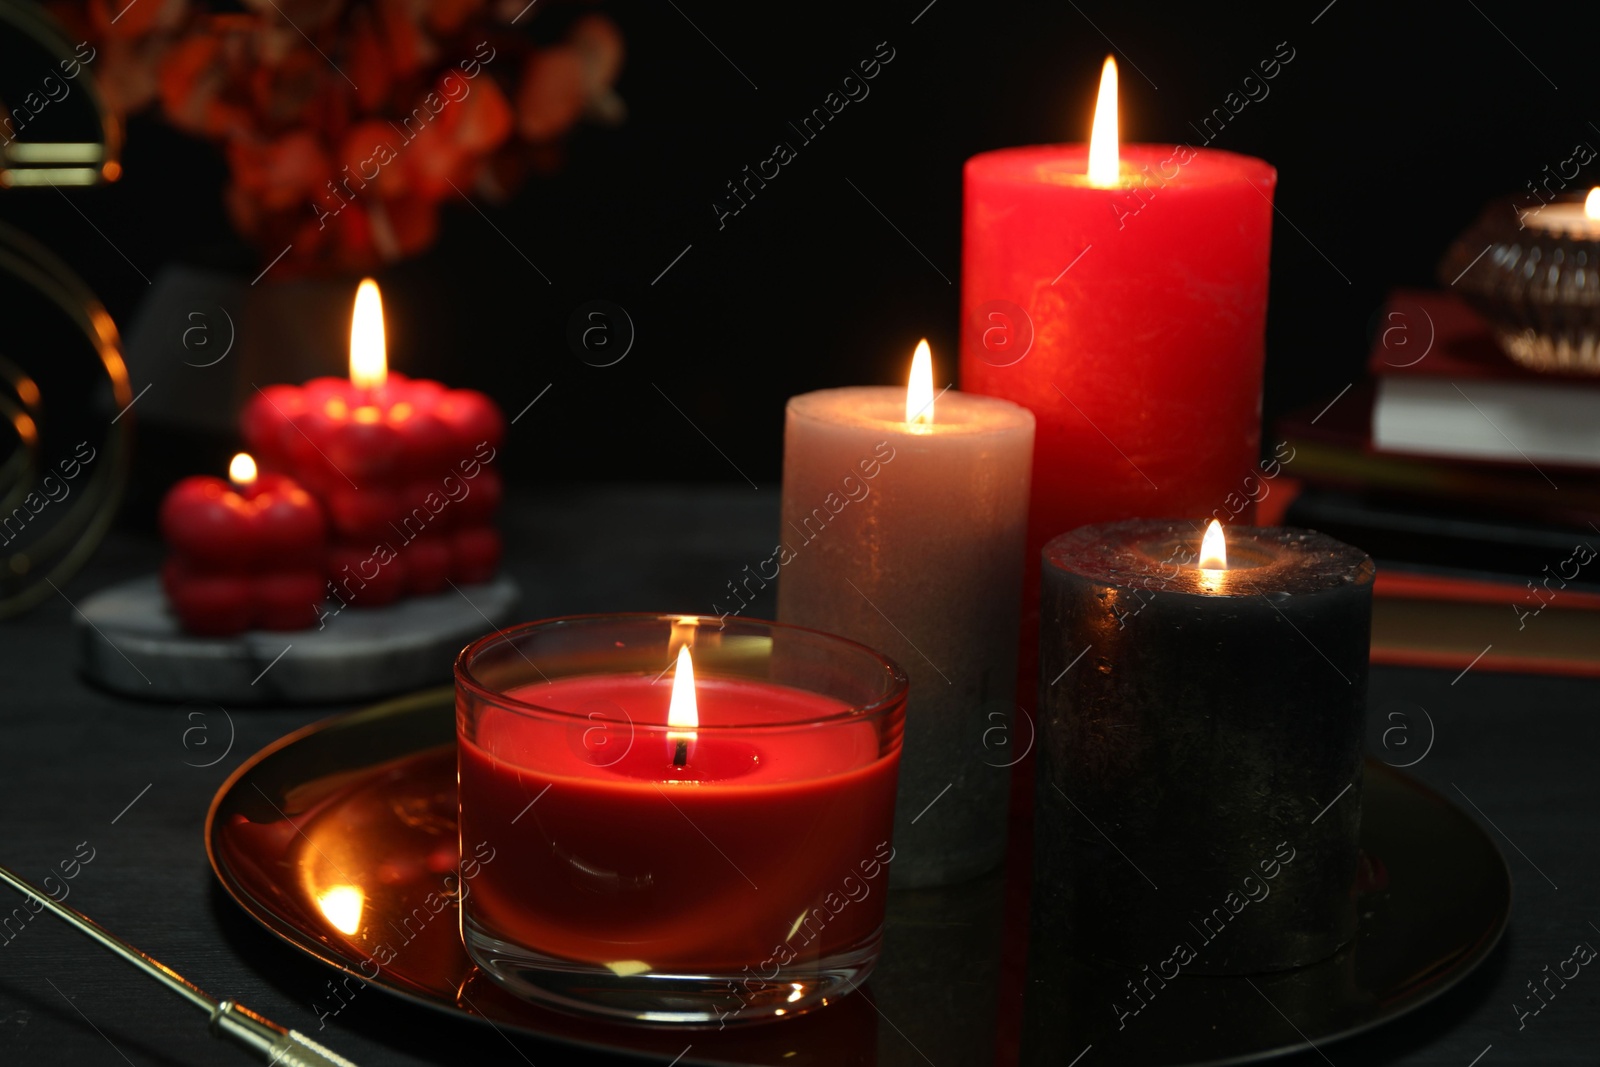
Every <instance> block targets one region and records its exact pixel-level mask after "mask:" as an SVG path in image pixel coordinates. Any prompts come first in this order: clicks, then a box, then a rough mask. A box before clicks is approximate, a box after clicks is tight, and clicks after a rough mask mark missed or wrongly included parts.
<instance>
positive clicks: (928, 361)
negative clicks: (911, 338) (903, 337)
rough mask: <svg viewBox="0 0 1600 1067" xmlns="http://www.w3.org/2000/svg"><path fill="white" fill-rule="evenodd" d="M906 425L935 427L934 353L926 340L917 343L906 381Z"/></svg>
mask: <svg viewBox="0 0 1600 1067" xmlns="http://www.w3.org/2000/svg"><path fill="white" fill-rule="evenodd" d="M906 425H907V426H931V425H933V352H932V351H931V350H930V349H929V348H928V341H927V339H926V338H924V339H922V340H921V341H918V342H917V351H916V354H915V355H913V356H912V357H911V376H910V377H909V378H908V379H907V380H906Z"/></svg>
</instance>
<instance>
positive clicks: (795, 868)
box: [457, 616, 906, 1023]
mask: <svg viewBox="0 0 1600 1067" xmlns="http://www.w3.org/2000/svg"><path fill="white" fill-rule="evenodd" d="M705 621H706V622H707V623H710V622H711V621H712V620H710V619H707V620H705ZM698 622H699V620H696V619H688V620H684V619H677V618H674V617H658V616H614V617H605V616H591V617H587V618H580V619H568V620H553V621H551V622H546V623H534V624H531V625H529V626H526V627H519V628H517V629H515V630H510V631H503V632H501V633H499V634H496V635H493V636H491V637H486V638H484V639H483V640H481V641H479V642H477V643H476V644H475V645H473V646H470V647H469V648H468V649H467V650H466V651H464V652H463V653H462V655H461V658H460V660H459V662H458V664H457V686H458V704H457V707H458V714H457V726H458V731H459V759H460V803H461V814H460V821H461V835H462V838H461V839H462V841H463V842H470V843H472V844H473V846H476V845H477V843H478V842H487V846H488V847H492V848H493V849H494V852H495V857H496V858H495V862H494V863H493V865H492V866H491V865H485V866H484V868H483V869H482V871H481V872H480V874H479V876H478V877H477V878H476V879H475V880H474V882H473V886H472V893H471V895H470V896H469V897H467V898H466V899H465V900H464V901H463V912H462V914H463V934H464V937H465V941H466V944H467V948H468V951H469V952H470V953H472V954H473V956H474V958H475V959H477V961H478V963H479V965H480V966H482V967H483V968H484V969H485V970H486V971H488V972H489V973H491V974H492V975H494V976H495V977H496V978H497V979H499V980H500V981H502V982H504V983H505V984H507V985H508V986H509V987H510V988H512V989H513V990H515V991H517V992H520V993H523V994H524V995H528V996H532V997H536V998H538V999H541V1000H545V1001H548V1002H552V1003H555V1004H557V1005H559V1006H562V1007H566V1008H569V1009H575V1010H579V1011H587V1012H598V1013H601V1014H606V1015H611V1016H621V1017H626V1018H633V1019H639V1020H645V1021H651V1022H685V1023H707V1022H715V1021H719V1020H726V1019H736V1018H750V1017H771V1016H773V1015H778V1016H782V1015H789V1014H799V1013H801V1012H804V1011H806V1010H808V1009H810V1008H812V1007H814V1006H817V1005H819V1004H822V1003H826V998H827V997H829V996H830V995H832V996H837V995H842V994H843V992H844V991H847V990H848V989H849V988H853V986H854V985H855V984H858V983H859V982H860V981H862V980H863V979H864V978H865V976H866V974H867V973H868V972H869V971H870V970H871V968H872V965H873V963H874V962H875V961H876V958H877V953H878V947H879V944H880V939H881V936H882V926H883V917H884V900H885V897H886V894H887V891H888V882H889V873H888V872H889V864H890V862H891V861H892V859H893V855H894V849H893V845H892V843H891V833H892V828H893V817H894V801H895V777H896V773H897V771H898V767H899V756H900V738H901V728H902V718H903V714H904V701H905V687H906V683H905V678H904V675H903V674H901V673H900V671H899V670H898V668H896V667H894V665H893V664H891V663H889V662H888V661H887V660H884V659H883V658H882V657H881V656H879V655H877V654H876V653H873V652H871V651H870V650H868V649H866V648H865V647H864V646H860V645H856V644H854V643H853V642H847V641H845V640H844V639H842V638H836V637H832V636H830V635H827V634H822V633H818V632H816V631H810V630H802V629H798V628H794V627H782V626H779V625H777V624H772V623H762V622H755V621H749V620H736V621H731V622H729V623H728V624H727V626H726V627H725V628H723V629H716V628H715V627H713V626H710V625H707V626H705V627H704V628H703V629H702V628H700V627H699V626H698ZM673 645H676V646H677V651H676V654H675V656H673V655H669V654H668V650H669V649H670V648H672V646H673ZM691 646H692V647H693V649H694V651H693V653H691V651H690V648H691ZM524 656H525V657H526V659H524V658H523V657H524ZM663 658H664V659H666V660H667V668H666V669H662V668H661V667H660V665H659V663H658V661H659V660H660V659H663ZM530 665H532V666H530ZM535 670H537V672H538V673H537V674H536V673H535ZM697 671H698V672H699V678H698V679H696V677H695V674H696V672H697ZM539 674H543V675H545V676H546V677H545V678H540V677H539ZM527 676H532V677H533V678H534V680H533V681H522V680H520V679H522V678H525V677H527ZM490 679H493V680H494V681H493V684H489V683H488V680H490ZM507 681H514V682H515V684H511V685H507V684H505V683H506V682H507Z"/></svg>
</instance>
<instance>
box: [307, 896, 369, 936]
mask: <svg viewBox="0 0 1600 1067" xmlns="http://www.w3.org/2000/svg"><path fill="white" fill-rule="evenodd" d="M366 905H367V898H366V894H364V893H362V892H361V890H360V888H359V887H357V886H353V885H336V886H331V887H329V888H328V889H327V890H326V891H325V892H323V893H321V894H320V895H319V896H318V897H317V907H318V908H320V909H321V910H322V916H323V918H325V919H327V920H328V923H329V925H331V926H332V927H333V928H334V929H335V930H337V931H339V932H340V933H341V934H354V933H355V932H356V931H357V930H360V929H361V913H362V911H364V910H365V909H366Z"/></svg>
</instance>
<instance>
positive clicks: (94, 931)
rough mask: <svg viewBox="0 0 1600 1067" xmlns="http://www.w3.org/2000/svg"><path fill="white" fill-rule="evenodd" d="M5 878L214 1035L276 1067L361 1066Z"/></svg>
mask: <svg viewBox="0 0 1600 1067" xmlns="http://www.w3.org/2000/svg"><path fill="white" fill-rule="evenodd" d="M0 881H3V882H5V884H6V885H9V886H10V887H11V888H12V889H15V890H16V891H17V892H19V893H21V894H23V895H24V896H27V897H32V898H33V899H35V900H37V901H39V903H41V904H43V905H44V906H45V907H46V908H48V909H49V910H50V911H51V912H53V913H54V914H55V916H56V917H57V918H59V919H62V920H63V921H65V922H66V923H67V924H68V925H69V926H71V927H73V928H74V929H76V930H77V931H78V932H79V933H81V934H84V935H86V936H88V937H90V938H92V939H93V940H95V941H98V942H99V943H100V944H101V945H102V946H104V947H105V948H108V949H110V950H111V951H112V952H114V953H116V954H117V955H118V956H121V957H122V958H123V959H124V960H126V961H127V962H129V963H131V964H133V965H134V966H135V967H137V968H139V969H140V970H141V971H143V972H144V973H145V974H147V975H149V976H150V977H151V978H154V979H155V980H156V981H158V982H160V983H161V984H162V985H164V986H166V987H167V988H168V989H170V990H172V991H173V992H174V993H176V994H178V995H179V996H180V997H182V998H184V999H185V1000H187V1001H188V1002H189V1003H191V1004H193V1005H194V1006H195V1007H197V1008H199V1009H200V1010H201V1011H203V1012H205V1013H206V1014H207V1015H208V1016H210V1019H211V1026H210V1029H211V1034H212V1036H213V1037H226V1038H230V1039H231V1040H233V1041H235V1042H237V1043H238V1044H240V1045H243V1046H244V1047H245V1048H247V1049H249V1050H250V1051H251V1052H254V1053H255V1054H256V1055H257V1056H258V1057H260V1058H261V1059H262V1060H263V1061H265V1062H266V1063H269V1064H272V1065H274V1067H356V1065H355V1064H354V1063H352V1062H351V1061H349V1060H347V1059H345V1058H344V1057H343V1056H341V1055H339V1054H338V1053H337V1052H333V1051H331V1050H330V1049H326V1048H323V1047H322V1046H321V1045H319V1044H317V1043H316V1042H315V1041H313V1040H311V1039H310V1038H309V1037H307V1036H306V1035H305V1034H302V1033H300V1032H299V1031H297V1030H285V1029H284V1028H283V1027H281V1026H279V1025H278V1024H277V1023H275V1022H273V1021H272V1020H270V1019H266V1018H263V1017H262V1016H260V1015H257V1014H256V1013H255V1012H253V1011H251V1010H250V1009H249V1008H247V1007H245V1006H244V1005H242V1004H239V1003H236V1002H235V1001H232V1000H222V1001H219V1000H216V999H214V998H213V997H210V996H208V995H207V994H206V993H204V992H203V991H201V990H200V989H199V988H198V987H196V986H195V985H194V984H193V983H192V982H190V981H189V980H188V979H186V978H184V977H183V976H182V975H180V974H179V973H178V972H176V971H174V970H173V969H172V968H171V967H168V966H167V965H166V964H164V963H162V962H161V961H160V960H158V959H154V958H152V957H150V956H147V955H145V954H144V953H143V952H141V951H139V950H138V949H136V948H134V947H133V946H132V945H130V944H128V943H127V942H126V941H124V940H122V939H121V938H119V937H116V936H115V935H113V934H110V933H107V932H106V931H105V930H104V929H103V928H102V927H101V926H100V924H99V923H97V922H95V921H94V920H93V919H91V918H89V917H88V916H87V915H84V914H83V913H82V912H79V911H76V910H74V909H72V908H69V907H67V906H66V905H65V904H60V903H57V902H56V901H54V900H51V899H50V898H49V897H48V896H46V895H45V894H43V893H41V892H39V891H38V890H37V889H35V888H34V887H33V886H31V885H29V884H28V883H27V882H25V881H23V880H22V879H21V878H19V877H17V876H16V875H15V874H13V873H12V872H11V871H10V870H8V869H6V868H5V867H0Z"/></svg>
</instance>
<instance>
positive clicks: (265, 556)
mask: <svg viewBox="0 0 1600 1067" xmlns="http://www.w3.org/2000/svg"><path fill="white" fill-rule="evenodd" d="M228 473H229V475H230V477H231V479H232V483H231V484H230V483H229V482H226V481H223V480H222V479H221V478H213V477H210V476H206V475H197V476H194V477H190V478H185V479H183V480H182V481H181V482H179V483H178V484H177V485H175V486H173V487H172V489H171V490H169V491H168V493H167V495H166V498H165V499H164V500H163V501H162V502H161V532H162V536H163V537H164V538H165V539H166V542H167V545H168V548H169V549H170V554H169V555H168V557H167V562H166V565H165V566H164V567H163V568H162V571H161V580H162V588H163V589H164V590H165V592H166V595H167V601H168V603H169V604H170V605H171V606H172V609H173V611H174V613H175V614H176V615H177V616H178V619H179V621H180V622H181V623H182V624H183V628H184V629H185V630H188V631H189V632H190V633H194V634H204V635H208V636H218V635H226V634H235V633H241V632H243V631H245V630H249V629H252V628H259V629H263V630H301V629H305V628H306V627H308V626H311V625H313V624H315V623H316V621H317V612H318V606H319V605H320V604H321V603H322V601H323V597H324V571H323V568H324V565H325V560H324V557H325V553H326V537H327V527H326V524H325V523H324V521H323V517H322V510H321V509H320V508H319V507H318V506H317V502H316V501H315V500H313V499H312V497H311V495H310V494H309V493H307V492H306V491H305V490H304V489H303V488H301V487H300V486H299V485H298V484H297V483H296V482H294V481H293V480H292V479H290V478H288V477H286V476H284V475H281V474H260V475H258V474H257V472H256V465H255V462H254V461H253V460H252V459H251V458H250V456H249V455H248V454H247V453H244V452H241V453H239V454H238V455H237V456H234V457H233V463H232V464H231V465H230V466H229V471H228Z"/></svg>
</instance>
